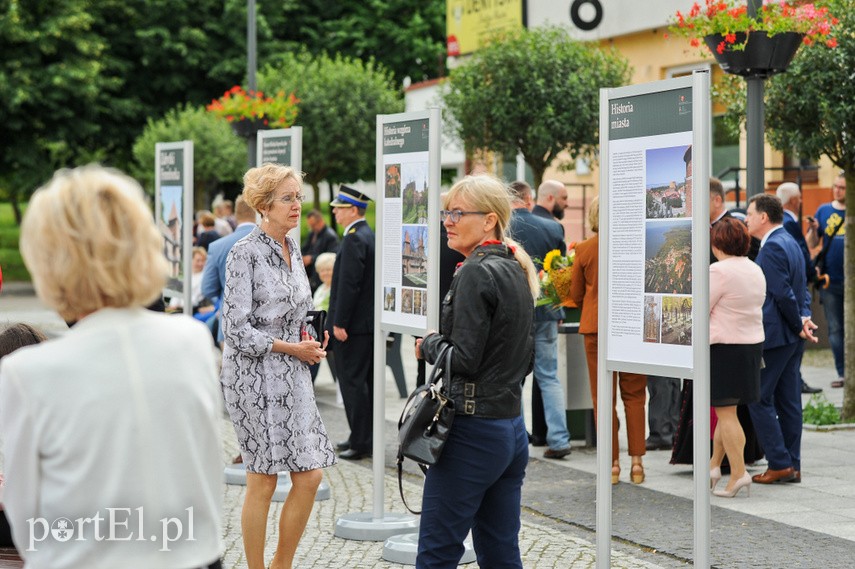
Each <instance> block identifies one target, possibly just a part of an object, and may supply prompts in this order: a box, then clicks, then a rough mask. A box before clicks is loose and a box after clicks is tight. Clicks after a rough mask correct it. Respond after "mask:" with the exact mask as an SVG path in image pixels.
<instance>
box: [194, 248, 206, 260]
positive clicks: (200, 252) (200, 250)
mask: <svg viewBox="0 0 855 569" xmlns="http://www.w3.org/2000/svg"><path fill="white" fill-rule="evenodd" d="M196 255H202V258H204V259H207V258H208V251H206V250H205V248H204V247H193V254H192V255H191V256H190V258H191V259H192V258H193V257H195V256H196Z"/></svg>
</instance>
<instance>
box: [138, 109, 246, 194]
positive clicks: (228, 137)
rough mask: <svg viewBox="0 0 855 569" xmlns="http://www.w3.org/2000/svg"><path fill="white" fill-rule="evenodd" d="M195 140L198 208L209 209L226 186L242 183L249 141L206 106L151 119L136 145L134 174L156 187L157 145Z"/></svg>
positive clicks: (194, 175) (143, 181)
mask: <svg viewBox="0 0 855 569" xmlns="http://www.w3.org/2000/svg"><path fill="white" fill-rule="evenodd" d="M182 140H192V141H193V190H194V196H195V208H196V209H204V208H206V207H208V206H209V205H210V203H211V200H212V199H213V196H214V195H215V194H216V193H217V192H218V190H219V188H220V185H221V184H222V183H228V182H234V183H239V182H240V181H241V179H242V177H243V173H244V171H245V170H246V152H247V150H246V142H245V141H243V140H242V139H241V138H239V137H238V136H237V135H236V134H234V133H233V132H232V128H231V126H229V123H227V122H226V121H225V120H222V119H219V118H217V117H216V116H214V115H213V114H211V113H209V112H207V111H206V110H205V109H204V107H192V106H187V107H177V108H175V109H172V110H171V111H169V112H167V113H166V116H165V117H163V118H161V119H157V120H152V119H149V121H148V124H147V125H146V127H145V130H144V131H143V133H142V135H140V137H139V138H137V140H136V142H135V143H134V146H133V154H134V158H135V159H136V165H135V166H134V168H133V170H132V174H133V175H134V176H135V177H136V178H137V179H138V180H140V182H141V183H142V184H143V185H144V187H146V188H147V189H149V190H151V189H152V188H154V157H155V154H154V152H155V144H156V143H158V142H180V141H182Z"/></svg>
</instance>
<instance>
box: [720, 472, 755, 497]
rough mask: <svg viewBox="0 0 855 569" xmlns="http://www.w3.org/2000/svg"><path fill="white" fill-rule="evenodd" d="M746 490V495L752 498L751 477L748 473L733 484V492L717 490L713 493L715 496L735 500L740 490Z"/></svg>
mask: <svg viewBox="0 0 855 569" xmlns="http://www.w3.org/2000/svg"><path fill="white" fill-rule="evenodd" d="M743 488H745V494H746V495H747V496H748V497H750V496H751V475H750V474H748V473H747V472H746V473H745V474H743V475H742V477H741V478H740V479H739V480H737V481H736V482H734V483H733V490H730V491H728V490H716V491H715V492H713V494H714V495H715V496H719V497H721V498H733V497H735V496H736V495H737V494H738V493H739V491H740V490H742V489H743Z"/></svg>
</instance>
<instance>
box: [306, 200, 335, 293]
mask: <svg viewBox="0 0 855 569" xmlns="http://www.w3.org/2000/svg"><path fill="white" fill-rule="evenodd" d="M306 224H307V225H308V226H309V235H308V236H306V240H305V241H304V242H303V245H302V246H301V247H300V249H301V250H302V252H303V265H305V267H306V276H307V277H309V285H310V286H311V287H312V293H314V292H315V290H317V288H318V287H319V286H321V278H320V277H319V276H318V274H317V273H316V272H315V259H317V258H318V255H320V254H321V253H335V252H336V251H337V250H338V235H336V234H335V231H333V230H332V228H331V227H329V226H328V225H327V224H326V222H324V217H323V216H322V215H321V212H319V211H318V210H316V209H313V210H312V211H310V212H309V213H308V214H307V215H306Z"/></svg>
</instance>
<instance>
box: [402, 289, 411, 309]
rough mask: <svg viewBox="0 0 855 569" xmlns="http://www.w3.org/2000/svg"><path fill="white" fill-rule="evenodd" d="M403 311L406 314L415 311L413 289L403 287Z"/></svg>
mask: <svg viewBox="0 0 855 569" xmlns="http://www.w3.org/2000/svg"><path fill="white" fill-rule="evenodd" d="M401 312H403V313H405V314H412V313H413V289H411V288H402V289H401Z"/></svg>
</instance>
